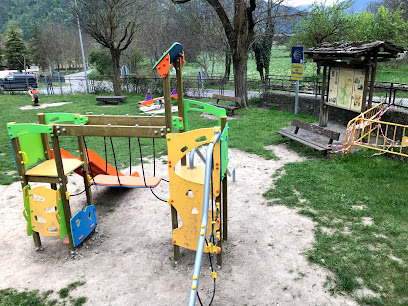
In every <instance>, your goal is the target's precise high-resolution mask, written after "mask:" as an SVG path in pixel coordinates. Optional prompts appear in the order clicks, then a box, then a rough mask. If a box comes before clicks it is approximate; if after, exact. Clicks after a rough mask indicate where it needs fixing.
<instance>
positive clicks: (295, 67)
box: [290, 46, 303, 114]
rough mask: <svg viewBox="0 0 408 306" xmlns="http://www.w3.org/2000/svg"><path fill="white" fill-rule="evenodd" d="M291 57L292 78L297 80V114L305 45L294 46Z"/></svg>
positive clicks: (296, 111)
mask: <svg viewBox="0 0 408 306" xmlns="http://www.w3.org/2000/svg"><path fill="white" fill-rule="evenodd" d="M291 57H292V67H291V73H290V79H291V80H295V81H296V97H295V114H297V113H298V105H299V81H301V80H303V46H301V47H295V46H293V47H292V52H291Z"/></svg>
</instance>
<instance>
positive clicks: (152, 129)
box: [54, 124, 167, 138]
mask: <svg viewBox="0 0 408 306" xmlns="http://www.w3.org/2000/svg"><path fill="white" fill-rule="evenodd" d="M58 132H59V133H58ZM54 133H56V134H57V136H100V137H142V138H164V137H166V133H167V132H166V127H165V126H139V127H135V126H108V125H89V126H88V125H72V124H70V125H63V124H59V125H55V126H54Z"/></svg>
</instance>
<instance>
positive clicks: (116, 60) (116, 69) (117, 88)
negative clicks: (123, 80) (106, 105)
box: [110, 48, 122, 96]
mask: <svg viewBox="0 0 408 306" xmlns="http://www.w3.org/2000/svg"><path fill="white" fill-rule="evenodd" d="M110 53H111V56H112V69H113V94H114V95H115V96H121V95H122V86H121V84H120V50H118V49H115V48H112V49H110Z"/></svg>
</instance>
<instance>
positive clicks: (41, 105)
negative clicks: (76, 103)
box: [19, 102, 72, 110]
mask: <svg viewBox="0 0 408 306" xmlns="http://www.w3.org/2000/svg"><path fill="white" fill-rule="evenodd" d="M70 103H72V102H56V103H40V104H39V105H38V106H34V105H26V106H22V107H20V108H19V109H21V110H30V109H41V108H47V107H54V106H61V105H64V104H70Z"/></svg>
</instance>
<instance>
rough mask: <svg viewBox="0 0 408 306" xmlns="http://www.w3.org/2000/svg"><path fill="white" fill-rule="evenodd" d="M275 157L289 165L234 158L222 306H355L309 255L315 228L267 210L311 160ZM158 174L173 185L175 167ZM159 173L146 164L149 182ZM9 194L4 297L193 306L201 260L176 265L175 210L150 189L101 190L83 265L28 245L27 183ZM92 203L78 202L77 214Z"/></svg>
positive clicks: (204, 277) (185, 257)
mask: <svg viewBox="0 0 408 306" xmlns="http://www.w3.org/2000/svg"><path fill="white" fill-rule="evenodd" d="M268 149H271V150H273V151H274V152H275V154H276V155H277V156H279V157H280V160H279V161H274V160H268V161H267V160H264V159H263V158H261V157H258V156H256V155H252V154H248V153H245V152H242V151H238V150H234V149H231V150H230V159H231V160H230V165H231V166H234V167H235V168H236V175H237V182H236V183H232V180H230V179H229V182H228V183H229V220H228V222H229V223H228V224H229V231H228V241H227V242H224V243H223V253H224V258H223V267H222V269H221V270H217V272H218V278H217V286H216V295H215V299H214V303H213V305H251V306H252V305H355V302H354V301H353V300H351V299H350V298H348V297H346V296H332V295H330V293H329V292H328V290H327V288H325V287H324V283H325V281H326V276H327V275H329V273H330V272H329V271H327V270H325V269H323V268H322V267H320V266H317V265H314V264H311V263H309V262H308V261H307V259H306V257H305V256H304V255H303V253H304V252H305V251H307V250H308V249H311V248H312V245H313V242H314V234H313V230H314V226H315V224H314V223H313V222H312V221H311V220H310V219H309V218H307V217H304V216H301V215H299V214H297V211H296V210H294V209H289V208H287V207H285V206H267V205H266V200H265V199H264V198H263V197H262V194H263V193H264V192H265V191H266V190H268V189H269V188H270V187H271V186H272V185H273V179H272V178H271V176H272V175H273V174H274V172H275V171H276V170H277V169H279V168H281V167H282V166H283V165H284V164H286V163H289V162H298V161H302V158H300V157H299V156H297V154H296V153H294V152H293V151H290V150H287V149H286V147H285V146H284V145H279V146H271V147H268ZM157 165H158V169H157V175H159V176H161V177H163V178H167V177H168V174H167V166H166V165H165V164H163V162H162V161H159V162H158V163H157ZM152 167H153V166H152V164H151V163H150V164H147V165H146V171H147V175H151V174H150V173H152V172H153V169H152ZM81 181H82V178H81V177H79V176H77V175H72V176H71V177H70V182H71V183H70V185H69V186H68V187H69V191H70V192H71V193H75V192H77V191H80V190H82V189H83V186H82V184H81ZM311 183H312V182H311ZM0 190H1V192H0V199H1V206H0V218H1V220H2V221H3V223H2V226H1V227H0V239H1V241H2V247H1V249H0V258H1V259H2V260H1V263H0V265H1V274H0V287H1V288H8V287H13V288H16V289H25V288H27V289H30V290H32V289H40V290H41V291H46V290H50V289H52V290H54V291H58V290H59V289H61V288H63V287H65V286H67V285H68V284H69V283H72V282H75V281H84V282H85V285H84V286H81V287H78V288H77V289H75V291H73V293H72V295H73V296H78V297H79V296H86V297H87V298H88V301H87V303H86V305H149V306H150V305H187V300H188V295H189V289H190V282H191V277H192V271H193V264H194V257H195V253H194V252H193V251H190V250H185V249H182V257H181V261H180V262H179V263H178V264H177V265H175V264H174V262H173V260H172V256H173V247H172V236H171V219H170V208H169V206H168V205H167V204H166V203H163V202H161V201H159V200H157V199H156V198H155V197H154V196H153V195H152V194H151V193H150V191H149V190H148V189H121V188H116V189H114V188H104V187H93V189H92V192H93V197H94V202H95V205H96V214H97V218H98V226H97V231H96V232H95V233H93V234H92V235H91V236H90V237H89V238H88V239H87V240H86V241H85V242H84V243H83V244H82V245H81V246H80V247H79V248H78V249H77V251H78V254H77V255H75V256H71V255H69V252H68V246H67V245H64V244H63V243H62V241H61V240H59V239H57V238H54V237H42V242H43V246H44V247H45V249H44V250H43V251H42V252H36V251H35V250H34V244H33V241H32V238H31V237H27V236H26V230H25V228H26V221H25V219H24V217H23V215H22V210H23V200H22V191H21V186H20V184H19V183H14V184H12V185H10V186H0ZM155 192H156V193H157V195H158V196H160V197H162V198H165V199H167V198H168V195H169V189H168V183H166V182H161V183H160V185H159V186H158V187H157V188H156V189H155ZM84 199H85V196H84V195H81V196H78V197H75V198H71V209H72V212H73V213H75V212H76V211H78V210H79V209H80V208H81V207H82V206H83V205H84V202H83V201H84ZM204 258H205V260H204V262H203V266H202V269H201V277H200V284H199V293H200V295H201V299H202V300H203V304H204V305H208V303H209V301H210V298H211V295H212V288H213V284H212V279H211V275H210V270H209V268H208V265H209V261H208V256H205V257H204ZM55 297H56V295H55ZM197 305H199V303H198V301H197Z"/></svg>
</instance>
